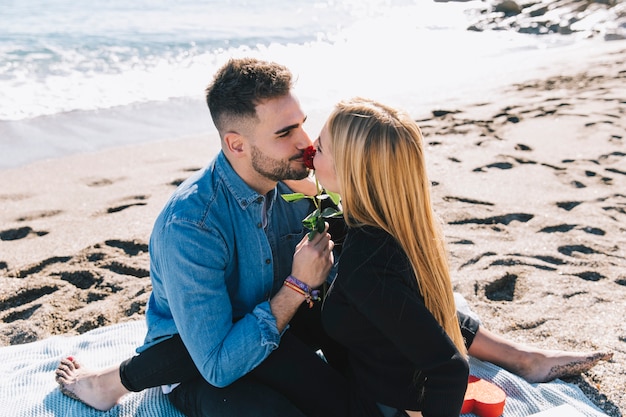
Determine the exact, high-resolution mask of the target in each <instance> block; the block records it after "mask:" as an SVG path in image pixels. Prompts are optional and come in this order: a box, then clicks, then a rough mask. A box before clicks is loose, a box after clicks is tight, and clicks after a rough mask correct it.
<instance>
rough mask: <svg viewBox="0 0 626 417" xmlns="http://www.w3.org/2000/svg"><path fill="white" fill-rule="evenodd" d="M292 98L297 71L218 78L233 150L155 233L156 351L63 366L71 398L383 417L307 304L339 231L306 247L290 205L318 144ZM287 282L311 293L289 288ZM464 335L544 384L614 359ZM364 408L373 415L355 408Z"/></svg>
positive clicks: (275, 68)
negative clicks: (350, 384)
mask: <svg viewBox="0 0 626 417" xmlns="http://www.w3.org/2000/svg"><path fill="white" fill-rule="evenodd" d="M291 87H292V80H291V74H290V72H289V71H288V70H287V69H286V68H285V67H283V66H281V65H277V64H273V63H267V62H263V61H258V60H254V59H234V60H231V61H229V62H228V63H227V64H226V65H225V66H224V67H222V68H221V69H220V70H219V71H218V73H217V74H216V76H215V78H214V80H213V82H212V84H211V85H209V87H208V88H207V103H208V106H209V109H210V111H211V116H212V118H213V121H214V123H215V125H216V127H217V130H218V132H219V134H220V138H221V146H222V151H221V152H220V153H219V154H218V156H217V157H216V158H215V160H214V161H213V162H212V163H211V164H210V165H209V166H208V167H207V168H206V169H204V170H203V171H201V172H200V173H198V174H196V175H195V176H193V177H192V178H190V179H189V180H187V181H186V182H185V183H183V184H182V185H181V187H179V189H178V190H177V191H176V192H175V193H174V195H173V196H172V198H171V199H170V200H169V202H168V203H167V204H166V206H165V208H164V209H163V211H162V213H161V214H160V216H159V217H158V219H157V221H156V223H155V226H154V229H153V233H152V235H151V240H150V274H151V279H152V284H153V290H152V294H151V297H150V300H149V303H148V309H147V312H146V319H147V321H148V334H147V336H146V339H145V344H144V346H142V347H141V348H140V349H138V351H139V352H140V354H139V355H138V356H135V357H133V358H131V359H129V360H127V361H125V362H123V363H122V364H121V365H120V366H119V367H118V366H114V367H111V368H108V369H105V370H103V371H91V370H88V369H86V368H83V367H81V366H80V364H79V363H78V362H76V361H74V360H73V359H71V358H69V359H66V360H63V361H62V362H61V364H60V366H59V368H58V370H57V381H58V382H59V384H60V386H61V389H62V391H63V392H64V393H66V394H67V395H69V396H72V397H73V398H77V399H79V400H81V401H83V402H85V403H87V404H88V405H90V406H92V407H94V408H97V409H101V410H107V409H109V408H111V407H113V406H114V405H115V404H116V403H117V401H118V400H119V399H120V398H121V397H122V396H123V395H125V394H126V393H128V392H130V391H140V390H142V389H145V388H147V387H152V386H158V385H165V384H175V385H174V386H173V387H171V391H169V394H168V398H169V399H170V400H171V401H172V403H173V404H175V405H176V406H177V407H178V408H179V409H180V410H181V411H183V412H184V413H185V414H187V415H189V416H200V415H215V416H235V415H236V416H248V415H249V416H272V415H277V416H283V417H284V416H298V417H299V416H302V415H307V416H315V415H320V416H333V415H337V416H347V415H377V414H378V413H379V410H378V409H377V408H375V406H374V405H373V404H369V403H368V400H367V399H363V398H359V399H358V401H352V399H354V398H355V397H354V396H356V395H357V394H356V393H349V392H348V390H347V384H345V381H344V380H343V377H342V376H341V375H340V373H339V372H338V371H337V370H338V369H340V368H341V356H340V355H341V348H338V347H337V346H336V345H335V344H334V343H333V342H332V341H330V340H327V339H326V338H325V335H324V334H323V332H322V331H321V328H320V323H319V320H318V317H317V315H316V314H317V313H318V312H319V303H318V304H317V305H316V306H315V307H314V308H313V309H309V308H308V305H307V304H305V303H303V301H305V300H306V298H307V295H308V294H307V293H308V291H309V289H310V288H315V287H318V286H320V285H321V284H322V283H323V282H324V280H325V279H326V277H327V275H328V272H329V270H330V268H331V265H332V263H333V255H332V249H333V242H332V241H331V240H330V236H329V235H328V234H327V233H322V234H318V235H317V236H316V237H315V238H314V239H313V240H312V241H308V240H306V239H303V240H302V238H303V235H304V233H303V230H302V225H301V220H302V218H303V217H305V216H306V214H308V212H309V210H310V207H309V206H308V204H307V203H306V202H300V203H287V202H285V201H283V199H281V198H280V194H283V193H289V192H291V191H290V190H289V189H288V188H287V187H286V186H285V184H283V183H282V181H284V180H299V179H303V178H305V177H306V176H307V174H308V171H307V169H306V168H305V167H304V163H303V161H302V156H303V150H304V149H305V148H307V147H308V146H310V145H311V140H310V138H309V137H308V135H307V134H306V133H305V131H304V130H303V123H304V122H305V120H306V116H305V114H304V113H303V111H302V110H301V108H300V105H299V103H298V101H297V99H296V98H295V97H294V96H293V94H292V91H291ZM289 276H292V277H295V279H296V280H297V282H298V283H300V284H303V285H304V286H303V288H305V290H303V291H302V292H299V291H298V290H297V289H296V290H294V287H293V286H292V285H283V281H284V280H285V278H287V277H289ZM298 288H299V287H298ZM462 323H464V324H468V323H469V324H468V326H467V327H469V328H473V329H474V330H473V331H474V334H472V335H471V336H468V337H473V336H475V337H474V339H473V340H474V342H473V343H472V344H471V346H470V349H469V353H470V354H471V355H472V356H475V357H477V358H479V359H483V360H489V361H491V362H493V363H496V364H498V365H500V366H503V367H505V368H506V369H509V370H512V371H513V372H516V373H518V374H520V375H521V376H523V377H525V378H526V379H528V380H530V381H533V382H535V381H545V380H549V379H554V378H557V377H560V376H562V375H564V374H565V373H563V372H562V371H564V370H566V371H568V372H569V373H579V372H582V371H584V370H586V369H589V368H590V367H592V366H593V365H594V364H595V363H597V361H598V360H600V359H606V358H607V357H606V355H604V356H603V355H600V354H596V355H595V356H592V355H589V354H584V353H580V354H576V353H567V352H557V353H554V352H549V351H541V350H536V349H532V348H527V347H525V346H522V345H515V344H512V343H510V342H508V341H506V340H504V339H502V338H499V337H498V336H496V335H493V334H491V333H490V332H488V331H487V330H485V329H483V328H482V327H481V328H478V325H477V324H475V323H474V324H472V320H471V318H468V317H465V318H464V320H462ZM288 324H289V329H288V330H286V329H287V327H288ZM318 348H322V350H323V351H324V354H325V355H326V357H327V359H328V360H329V362H330V363H331V364H332V365H333V367H331V366H329V365H328V364H327V363H326V362H324V361H322V360H321V359H319V357H318V356H317V355H316V354H315V351H316V350H317V349H318ZM555 369H557V371H559V372H560V373H559V372H556V373H555V372H554V370H555ZM177 383H180V384H177ZM320 392H321V393H322V394H321V395H320V394H313V393H320ZM322 396H323V398H322ZM355 403H358V404H360V406H361V407H362V408H360V409H351V408H350V407H351V406H352V405H354V404H355Z"/></svg>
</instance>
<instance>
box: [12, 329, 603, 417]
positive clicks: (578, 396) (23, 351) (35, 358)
mask: <svg viewBox="0 0 626 417" xmlns="http://www.w3.org/2000/svg"><path fill="white" fill-rule="evenodd" d="M145 331H146V327H145V323H144V321H143V320H140V321H136V322H130V323H123V324H118V325H114V326H109V327H103V328H100V329H96V330H92V331H90V332H88V333H85V334H83V335H80V336H71V337H67V336H55V337H51V338H49V339H46V340H41V341H38V342H34V343H29V344H25V345H16V346H7V347H2V348H0V416H7V417H9V416H10V417H44V416H45V417H53V416H54V417H70V416H81V417H83V416H85V417H91V416H93V417H108V416H115V417H130V416H137V417H169V416H172V417H182V414H181V413H179V412H178V411H177V410H176V409H175V408H174V407H173V406H172V405H171V404H170V403H169V402H168V400H167V398H166V397H165V396H164V395H163V394H162V392H161V390H160V389H159V388H153V389H150V390H146V391H144V392H142V393H133V394H130V395H128V396H126V397H125V398H124V399H123V400H122V402H121V403H120V404H119V405H118V406H116V407H114V408H113V409H111V410H110V411H108V412H106V413H105V412H100V411H96V410H93V409H91V408H89V407H87V406H85V405H83V404H82V403H80V402H79V401H75V400H72V399H70V398H68V397H66V396H65V395H63V394H61V392H60V391H59V389H58V388H57V384H56V382H55V381H54V371H55V369H56V366H57V364H58V362H59V360H60V359H61V358H63V357H65V356H70V355H71V356H74V357H76V358H78V359H79V360H81V361H82V362H83V363H85V364H88V365H89V366H90V367H91V366H93V367H106V366H109V365H113V364H117V363H119V362H121V361H122V360H124V359H126V358H128V357H129V356H130V355H133V354H134V351H135V348H136V347H137V346H139V345H140V344H141V343H142V340H143V336H144V334H145ZM471 373H472V374H473V375H476V376H478V377H480V378H483V379H486V380H489V381H492V382H494V383H495V384H497V385H498V386H500V387H501V388H502V389H504V391H505V392H506V394H507V400H506V406H505V409H504V414H503V416H504V417H523V416H529V415H531V414H534V413H537V412H540V411H543V410H546V409H550V408H552V407H556V406H559V405H561V404H570V405H571V406H572V407H574V408H575V409H577V410H578V411H580V412H581V413H582V414H583V415H585V416H590V417H596V416H605V414H603V413H602V412H601V411H600V410H599V409H598V408H597V407H595V406H594V405H593V404H592V403H591V402H590V401H589V400H588V399H587V398H586V397H585V396H584V394H583V393H582V392H581V391H580V389H579V388H578V387H576V386H575V385H571V384H566V383H565V382H562V381H555V382H551V383H548V384H532V385H531V384H528V383H527V382H525V381H524V380H523V379H521V378H518V377H516V376H514V375H512V374H510V373H509V372H506V371H504V370H502V369H501V368H498V367H496V366H494V365H491V364H488V363H483V362H480V361H477V360H475V359H472V360H471ZM467 416H473V414H467ZM216 417H218V416H216Z"/></svg>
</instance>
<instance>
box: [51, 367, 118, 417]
mask: <svg viewBox="0 0 626 417" xmlns="http://www.w3.org/2000/svg"><path fill="white" fill-rule="evenodd" d="M55 379H56V381H57V383H58V384H59V389H60V390H61V392H62V393H63V394H65V395H67V396H68V397H70V398H73V399H75V400H78V401H81V402H83V403H85V404H87V405H88V406H90V407H93V408H95V409H96V410H100V411H107V410H110V409H111V408H113V407H114V406H115V405H116V404H117V403H118V401H119V400H120V399H121V398H122V397H123V396H124V395H125V394H127V393H128V392H129V391H128V390H126V388H124V386H123V385H122V382H121V380H120V377H119V367H118V366H112V367H110V368H106V369H103V370H99V371H93V370H90V369H87V368H85V367H83V366H82V365H81V364H80V363H79V362H78V361H76V359H74V358H72V357H71V356H70V357H68V358H65V359H62V360H61V362H60V363H59V366H58V367H57V370H56V377H55Z"/></svg>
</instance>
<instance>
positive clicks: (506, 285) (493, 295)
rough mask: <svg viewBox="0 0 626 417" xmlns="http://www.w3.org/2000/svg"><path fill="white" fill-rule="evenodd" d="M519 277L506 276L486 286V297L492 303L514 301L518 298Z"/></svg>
mask: <svg viewBox="0 0 626 417" xmlns="http://www.w3.org/2000/svg"><path fill="white" fill-rule="evenodd" d="M517 279H518V277H517V275H514V274H508V273H507V274H506V275H504V276H503V277H501V278H498V279H496V280H494V281H491V282H490V283H488V284H486V285H485V288H484V292H485V297H487V298H488V299H489V300H491V301H513V300H514V299H515V298H516V297H515V296H516V286H517Z"/></svg>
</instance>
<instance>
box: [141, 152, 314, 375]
mask: <svg viewBox="0 0 626 417" xmlns="http://www.w3.org/2000/svg"><path fill="white" fill-rule="evenodd" d="M290 192H291V190H290V189H289V188H288V187H287V186H285V185H284V184H282V183H279V184H278V185H277V187H276V188H275V189H274V190H272V191H270V192H269V193H268V194H267V195H265V196H264V195H260V194H258V193H257V192H256V191H254V190H253V189H251V188H250V187H249V186H248V185H247V184H246V183H245V182H244V181H243V180H242V179H241V178H240V177H239V176H238V175H237V174H236V173H235V171H234V170H233V169H232V167H231V166H230V164H229V162H228V160H227V159H226V157H225V156H224V154H223V153H222V152H220V153H219V154H218V156H217V157H216V158H215V160H214V161H213V162H212V163H211V164H210V165H209V166H208V167H206V168H205V169H204V170H202V171H201V172H199V173H197V174H196V175H194V176H192V177H191V178H189V179H188V180H187V181H185V182H184V183H183V184H181V185H180V186H179V188H178V189H177V190H176V192H175V193H174V194H173V196H172V197H171V198H170V200H169V201H168V202H167V204H166V205H165V207H164V209H163V211H162V212H161V214H160V215H159V217H158V218H157V220H156V223H155V225H154V228H153V231H152V235H151V237H150V245H149V247H150V276H151V280H152V294H151V295H150V299H149V302H148V308H147V311H146V320H147V324H148V333H147V335H146V339H145V343H144V346H142V347H141V348H139V349H138V351H142V350H145V349H147V348H148V347H149V346H151V345H154V344H155V343H158V342H159V341H161V340H163V339H165V338H168V337H171V336H172V335H174V334H177V333H180V336H181V338H182V340H183V342H184V343H185V346H186V347H187V349H188V350H189V353H190V354H191V357H192V358H193V360H194V363H195V364H196V367H197V368H198V369H199V371H200V373H201V374H202V376H203V377H204V378H205V379H206V380H207V381H208V382H209V383H211V384H212V385H214V386H217V387H223V386H226V385H228V384H230V383H232V382H233V381H235V380H236V379H238V378H240V377H241V376H243V375H245V374H246V373H248V372H249V371H251V370H252V369H254V368H255V367H256V366H257V365H258V364H259V363H261V362H262V361H263V360H264V359H265V358H266V357H267V356H268V355H269V354H270V353H271V352H272V351H273V350H274V349H276V348H277V347H278V344H279V341H280V336H281V335H280V334H279V332H278V329H277V327H276V320H275V318H274V316H273V315H272V313H271V310H270V306H269V299H270V297H272V296H273V295H274V294H275V293H276V292H277V291H278V290H279V289H280V287H281V285H282V283H283V280H284V279H285V278H286V277H287V275H289V274H290V273H291V266H292V261H293V254H294V250H295V246H296V244H297V243H298V242H299V241H300V240H301V239H302V237H303V236H304V233H305V231H304V230H303V226H302V222H301V221H302V219H303V218H304V217H305V216H306V215H307V214H308V212H309V211H310V206H309V203H308V202H307V201H306V200H303V201H300V202H297V203H287V202H286V201H284V200H283V199H282V198H281V197H280V194H285V193H290ZM264 208H265V209H266V210H264ZM264 214H265V215H266V216H267V217H266V218H264Z"/></svg>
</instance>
